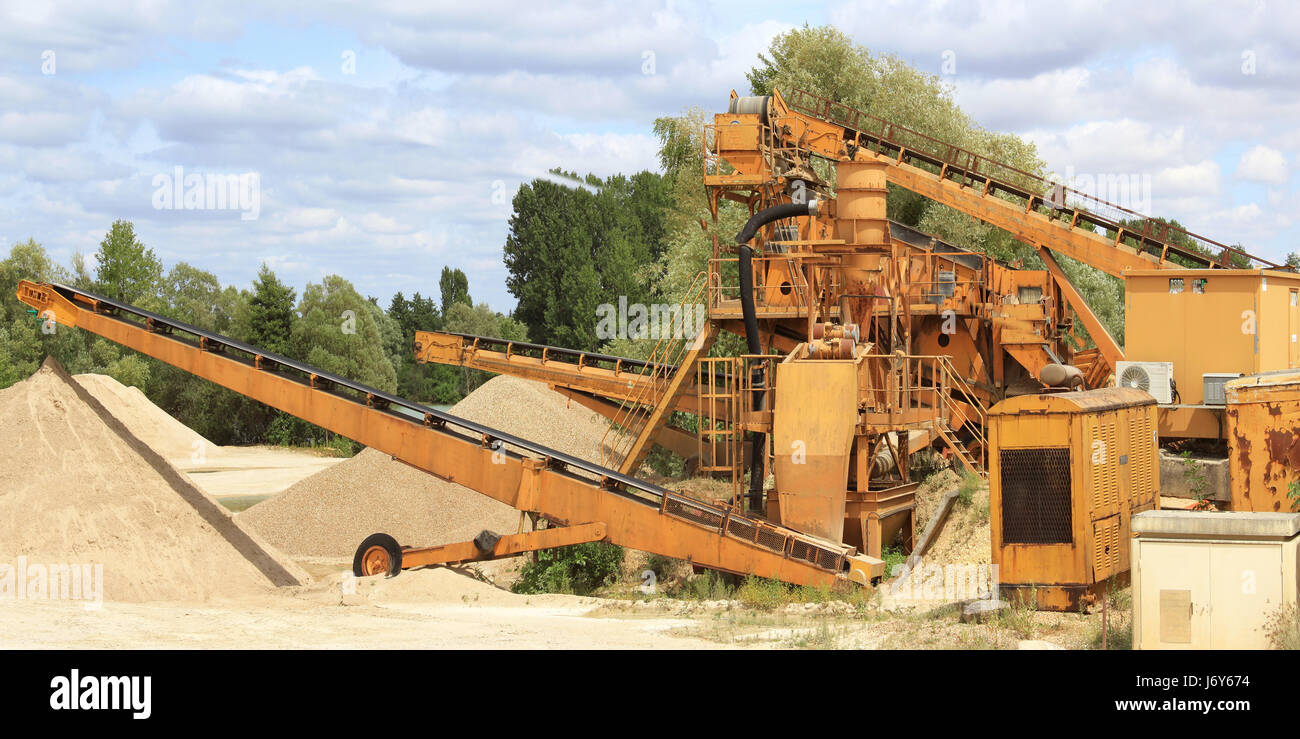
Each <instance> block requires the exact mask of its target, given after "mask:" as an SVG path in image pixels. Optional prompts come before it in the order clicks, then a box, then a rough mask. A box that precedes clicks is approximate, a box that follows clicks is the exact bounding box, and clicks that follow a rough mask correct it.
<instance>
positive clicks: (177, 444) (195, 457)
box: [73, 374, 224, 469]
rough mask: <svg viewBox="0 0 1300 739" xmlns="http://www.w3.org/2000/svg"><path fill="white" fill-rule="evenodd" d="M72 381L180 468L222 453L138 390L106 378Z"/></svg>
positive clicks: (84, 377)
mask: <svg viewBox="0 0 1300 739" xmlns="http://www.w3.org/2000/svg"><path fill="white" fill-rule="evenodd" d="M73 379H75V380H76V381H77V384H79V385H81V386H82V387H83V388H85V389H86V392H88V393H90V394H91V395H93V396H94V397H95V400H98V401H99V402H100V403H101V404H102V405H103V406H104V408H106V409H107V410H108V412H109V413H111V414H113V417H114V418H116V419H117V420H119V421H121V422H122V425H124V426H126V427H127V429H128V430H130V432H131V433H132V434H133V435H134V436H135V437H136V438H138V439H140V440H141V441H143V442H144V443H146V444H148V445H149V446H150V447H151V448H152V449H153V450H154V451H156V452H158V453H159V454H161V455H162V456H164V457H166V458H167V461H169V462H171V463H172V464H173V465H175V466H176V467H178V468H180V469H184V468H185V467H186V466H187V465H188V463H190V462H193V463H194V464H200V462H199V460H200V459H204V458H206V459H209V460H212V459H215V458H219V457H221V456H222V454H223V453H224V452H223V451H222V449H221V447H219V446H217V445H216V444H213V443H212V442H211V441H208V440H207V439H206V438H204V437H203V436H201V435H200V434H198V433H196V432H195V431H194V430H193V429H191V428H190V427H189V426H186V425H185V424H183V423H181V422H180V421H178V420H176V419H175V418H173V417H172V416H171V415H169V414H168V413H167V412H166V411H164V410H163V409H161V408H159V407H158V406H156V405H154V404H153V402H152V401H150V400H149V398H148V397H146V396H145V394H144V393H142V392H140V388H136V387H128V386H126V385H123V384H122V383H120V382H118V381H117V380H115V379H113V378H112V377H109V376H108V375H95V374H84V375H77V376H76V377H74V378H73Z"/></svg>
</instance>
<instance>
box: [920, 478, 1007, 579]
mask: <svg viewBox="0 0 1300 739" xmlns="http://www.w3.org/2000/svg"><path fill="white" fill-rule="evenodd" d="M961 482H962V478H961V477H960V476H959V475H957V474H956V473H955V472H953V471H951V470H943V471H941V472H936V473H934V474H933V475H930V476H929V477H928V478H926V479H925V481H924V482H923V483H921V486H920V487H919V488H917V491H916V530H917V532H918V533H919V532H921V531H923V530H924V529H925V525H926V524H927V523H929V522H930V518H931V517H932V516H933V515H934V514H935V512H936V511H937V510H938V508H939V503H940V502H941V501H942V500H943V497H944V496H945V495H946V494H947V493H948V492H949V491H952V490H956V489H957V488H958V487H959V486H960V485H961ZM991 536H992V532H991V531H990V528H989V486H988V483H987V482H985V483H983V484H982V485H980V487H979V488H978V489H977V490H976V491H975V492H974V494H973V495H972V496H971V502H970V503H969V504H967V503H962V502H961V501H960V500H958V501H957V502H956V503H954V504H953V507H952V511H951V512H950V513H949V514H948V520H947V521H945V522H944V525H943V528H942V529H941V530H940V531H939V536H938V538H937V539H935V541H934V543H933V544H931V545H930V551H928V552H926V553H925V557H924V559H925V561H926V562H927V563H933V564H941V565H942V564H985V563H988V562H991V561H993V548H992V539H991Z"/></svg>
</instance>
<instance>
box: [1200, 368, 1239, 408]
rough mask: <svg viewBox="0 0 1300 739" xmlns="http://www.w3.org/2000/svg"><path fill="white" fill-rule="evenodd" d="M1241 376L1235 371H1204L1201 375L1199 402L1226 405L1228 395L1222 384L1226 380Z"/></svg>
mask: <svg viewBox="0 0 1300 739" xmlns="http://www.w3.org/2000/svg"><path fill="white" fill-rule="evenodd" d="M1238 377H1241V374H1239V373H1237V372H1206V373H1205V374H1203V375H1201V391H1202V392H1201V403H1203V404H1205V405H1227V404H1228V396H1227V393H1226V392H1225V391H1224V389H1223V386H1224V385H1226V384H1228V380H1235V379H1237V378H1238Z"/></svg>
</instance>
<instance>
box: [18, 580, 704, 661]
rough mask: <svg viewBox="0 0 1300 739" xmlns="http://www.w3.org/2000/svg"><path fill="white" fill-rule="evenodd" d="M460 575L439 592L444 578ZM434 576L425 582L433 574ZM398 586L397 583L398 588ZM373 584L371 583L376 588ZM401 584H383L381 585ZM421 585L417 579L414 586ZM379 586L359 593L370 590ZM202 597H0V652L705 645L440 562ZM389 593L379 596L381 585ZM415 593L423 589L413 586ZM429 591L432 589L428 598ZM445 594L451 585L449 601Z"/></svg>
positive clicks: (672, 622)
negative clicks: (362, 578) (385, 574)
mask: <svg viewBox="0 0 1300 739" xmlns="http://www.w3.org/2000/svg"><path fill="white" fill-rule="evenodd" d="M445 577H450V578H455V579H459V580H463V581H464V584H463V585H462V586H460V587H453V588H447V587H445V586H446V582H444V581H442V578H445ZM430 581H433V582H430ZM402 582H404V583H405V585H404V586H398V584H399V583H402ZM376 585H378V587H376ZM386 585H388V586H398V587H388V588H385V587H383V586H386ZM422 586H423V587H422ZM376 589H377V590H379V591H380V592H378V593H376V592H368V591H373V590H376ZM284 591H285V592H283V593H278V594H275V595H271V596H267V597H260V598H244V599H239V600H232V601H209V602H205V603H195V604H186V603H104V604H103V605H102V606H101V607H100V608H99V609H98V610H87V609H86V608H85V607H84V606H83V605H81V604H77V603H71V602H66V601H63V602H59V601H28V602H22V601H8V602H5V601H0V648H3V649H83V648H88V649H194V648H197V649H321V648H323V649H660V648H671V649H702V648H716V647H717V646H719V645H718V644H716V643H714V642H711V641H707V640H705V639H702V638H698V637H691V636H678V635H676V634H674V633H673V632H674V630H679V629H682V628H686V627H688V626H689V624H690V622H689V620H687V619H681V618H674V617H671V616H663V617H655V618H618V617H615V618H589V617H588V616H587V614H589V613H590V612H591V611H592V610H593V609H595V608H596V607H598V605H599V601H597V600H595V599H590V598H578V597H575V596H558V595H547V596H522V595H515V594H513V593H510V592H507V591H504V590H500V589H497V588H494V587H492V586H490V585H487V584H485V583H482V582H479V581H477V580H473V579H471V578H470V577H468V576H466V575H463V574H460V573H456V572H452V571H450V570H446V569H437V570H426V571H415V572H404V573H402V574H401V575H400V576H399V577H397V578H394V579H393V580H391V581H386V582H381V583H378V584H371V583H366V582H357V592H356V593H353V594H347V595H345V594H344V593H343V591H342V582H341V580H340V578H338V577H337V576H336V577H335V578H334V582H328V581H327V582H325V583H318V584H317V585H316V586H313V587H311V588H303V589H299V588H286V589H284ZM385 591H387V592H385ZM422 591H424V592H422ZM434 592H438V593H439V594H438V595H434ZM448 593H455V594H456V595H455V596H454V597H449V596H448Z"/></svg>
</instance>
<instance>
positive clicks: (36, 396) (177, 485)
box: [0, 359, 306, 602]
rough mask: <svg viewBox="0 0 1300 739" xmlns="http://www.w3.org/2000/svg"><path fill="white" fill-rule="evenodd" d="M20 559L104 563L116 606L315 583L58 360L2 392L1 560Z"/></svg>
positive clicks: (105, 592) (106, 590) (107, 590)
mask: <svg viewBox="0 0 1300 739" xmlns="http://www.w3.org/2000/svg"><path fill="white" fill-rule="evenodd" d="M19 557H25V558H26V562H27V563H29V565H89V566H91V568H92V571H93V568H94V566H96V565H100V566H102V568H103V569H102V572H103V581H102V583H103V589H102V596H103V599H104V600H106V601H137V602H138V601H187V602H188V601H206V600H208V599H211V598H220V599H229V598H240V597H243V596H249V595H261V594H265V593H267V592H270V591H271V590H272V588H273V586H274V585H289V584H299V583H302V582H304V581H305V580H306V576H305V573H303V572H302V571H301V570H300V569H299V568H297V566H296V565H293V564H291V563H288V561H287V560H281V559H280V558H279V557H278V555H277V554H276V553H274V552H273V551H269V550H267V549H266V548H264V546H263V545H262V542H261V541H260V540H259V539H258V538H257V537H256V536H250V535H249V534H248V533H246V532H245V531H243V530H242V529H241V528H240V527H239V526H237V525H236V524H235V522H234V521H233V520H232V519H231V518H230V515H229V514H228V513H227V512H226V511H225V510H224V509H223V508H222V507H221V506H220V504H218V503H217V502H216V501H215V500H213V499H212V498H210V497H208V496H206V495H205V494H204V493H203V492H202V491H200V490H199V489H198V488H196V487H194V485H193V484H192V483H190V482H189V481H188V480H187V479H186V478H185V477H184V476H183V475H181V474H180V473H179V472H177V471H176V470H175V469H174V468H172V467H171V466H170V465H169V464H168V463H167V462H166V461H165V460H164V459H163V458H162V457H161V456H159V455H158V454H157V453H156V452H154V451H153V450H152V449H150V448H149V447H148V446H147V445H146V444H145V443H144V442H143V441H142V440H140V439H138V438H136V437H135V436H134V435H133V434H131V433H130V431H128V430H127V428H126V427H125V426H124V425H123V424H122V423H121V422H120V421H118V420H117V419H116V418H114V417H113V416H112V415H111V414H110V413H109V412H108V411H107V410H106V409H105V408H104V406H102V405H101V404H99V403H98V401H96V400H95V399H94V397H93V396H92V395H90V394H89V393H88V392H86V391H85V390H84V389H83V388H82V387H81V386H80V385H78V384H77V383H76V382H75V381H74V380H73V379H72V378H71V377H69V376H68V375H67V373H66V372H65V371H64V369H63V368H62V367H60V366H59V364H58V363H57V362H55V361H54V360H52V359H47V360H46V362H45V364H44V365H42V366H41V368H40V369H39V370H37V371H36V373H35V374H34V375H32V376H31V377H29V378H28V379H26V380H24V381H23V382H20V383H18V384H16V385H13V386H12V387H9V388H6V389H5V390H3V391H0V563H3V564H8V565H10V566H11V567H17V566H18V561H19V560H18V558H19ZM51 572H52V570H51ZM50 577H51V578H52V577H53V575H50ZM51 583H52V581H51Z"/></svg>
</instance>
